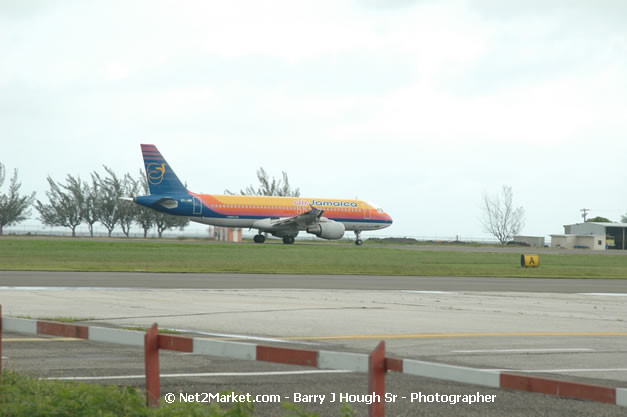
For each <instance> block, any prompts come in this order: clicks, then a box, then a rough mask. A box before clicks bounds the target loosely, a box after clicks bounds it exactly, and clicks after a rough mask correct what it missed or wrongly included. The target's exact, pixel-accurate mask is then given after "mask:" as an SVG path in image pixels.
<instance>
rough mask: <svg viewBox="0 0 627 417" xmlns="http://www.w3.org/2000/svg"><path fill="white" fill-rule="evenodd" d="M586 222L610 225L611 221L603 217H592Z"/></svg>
mask: <svg viewBox="0 0 627 417" xmlns="http://www.w3.org/2000/svg"><path fill="white" fill-rule="evenodd" d="M588 222H595V223H612V221H611V220H610V219H608V218H605V217H601V216H596V217H593V218H591V219H588V220H586V223H588Z"/></svg>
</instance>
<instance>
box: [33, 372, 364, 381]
mask: <svg viewBox="0 0 627 417" xmlns="http://www.w3.org/2000/svg"><path fill="white" fill-rule="evenodd" d="M351 372H352V371H337V370H315V371H270V372H202V373H192V374H161V378H185V377H201V376H209V377H212V376H213V377H220V376H281V375H310V374H348V373H351ZM143 378H146V375H113V376H61V377H50V378H44V379H54V380H62V381H98V380H109V379H143Z"/></svg>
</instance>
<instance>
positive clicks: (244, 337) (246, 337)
mask: <svg viewBox="0 0 627 417" xmlns="http://www.w3.org/2000/svg"><path fill="white" fill-rule="evenodd" d="M173 330H176V331H178V332H184V333H198V334H202V335H204V336H213V337H224V338H227V339H241V340H258V341H260V342H273V343H290V344H299V345H310V346H319V345H320V343H315V342H303V341H298V340H283V339H276V338H274V337H262V336H249V335H245V334H230V333H213V332H201V331H198V330H186V329H173Z"/></svg>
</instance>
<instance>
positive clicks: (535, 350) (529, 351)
mask: <svg viewBox="0 0 627 417" xmlns="http://www.w3.org/2000/svg"><path fill="white" fill-rule="evenodd" d="M594 351H595V350H594V349H587V348H570V349H477V350H451V352H453V353H559V352H565V353H568V352H594Z"/></svg>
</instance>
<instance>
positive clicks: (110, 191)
mask: <svg viewBox="0 0 627 417" xmlns="http://www.w3.org/2000/svg"><path fill="white" fill-rule="evenodd" d="M104 169H105V171H106V172H107V174H109V176H108V177H107V178H102V177H101V176H100V174H98V173H97V172H94V173H92V174H91V176H92V182H93V184H94V188H95V190H96V205H95V207H94V208H95V215H96V218H97V219H98V221H99V222H100V223H102V225H103V226H104V227H105V228H106V229H107V231H108V232H109V237H111V233H112V232H113V230H114V229H115V226H116V225H117V224H118V223H119V221H120V214H119V210H118V205H119V204H118V203H119V200H120V197H122V181H120V179H119V178H118V176H117V175H115V173H114V172H113V171H112V170H111V169H110V168H108V167H106V166H105V167H104Z"/></svg>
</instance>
